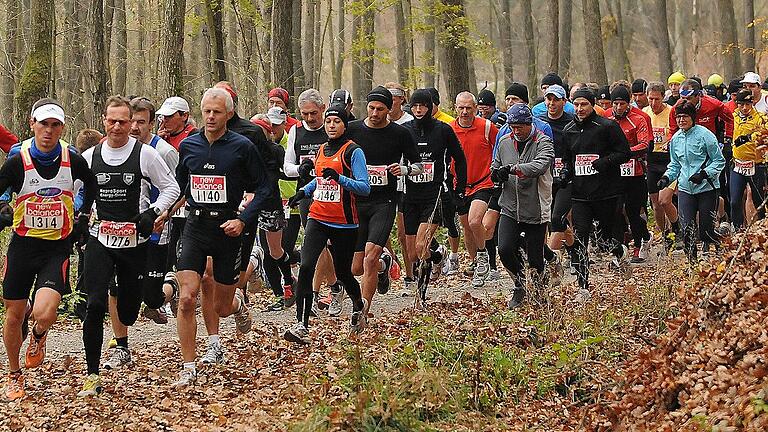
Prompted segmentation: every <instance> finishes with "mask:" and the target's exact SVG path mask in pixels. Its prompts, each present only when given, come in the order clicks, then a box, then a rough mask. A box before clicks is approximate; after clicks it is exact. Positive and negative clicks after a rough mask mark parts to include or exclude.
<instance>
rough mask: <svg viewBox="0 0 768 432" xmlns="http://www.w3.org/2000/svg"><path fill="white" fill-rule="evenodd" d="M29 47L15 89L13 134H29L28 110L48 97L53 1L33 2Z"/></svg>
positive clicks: (37, 0)
mask: <svg viewBox="0 0 768 432" xmlns="http://www.w3.org/2000/svg"><path fill="white" fill-rule="evenodd" d="M30 10H31V11H32V17H31V25H32V46H31V49H30V51H29V54H27V58H26V60H25V61H24V67H23V68H22V71H21V79H20V80H19V86H18V88H17V89H16V95H15V102H16V104H15V105H16V129H15V130H16V132H17V134H19V136H27V135H29V123H28V122H27V119H28V116H29V108H30V107H31V106H32V104H33V103H35V101H36V100H38V99H40V98H42V97H45V96H48V85H49V84H50V81H51V67H52V53H53V46H54V42H53V23H54V13H55V9H54V2H53V0H32V2H31V4H30Z"/></svg>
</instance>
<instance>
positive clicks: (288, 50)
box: [270, 0, 296, 95]
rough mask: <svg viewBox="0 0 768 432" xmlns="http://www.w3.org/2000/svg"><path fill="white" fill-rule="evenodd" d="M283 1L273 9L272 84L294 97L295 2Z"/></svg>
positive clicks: (291, 0) (274, 4) (275, 4)
mask: <svg viewBox="0 0 768 432" xmlns="http://www.w3.org/2000/svg"><path fill="white" fill-rule="evenodd" d="M294 1H296V0H282V1H277V2H275V3H273V8H272V46H271V49H270V53H271V55H272V82H273V83H274V84H275V85H276V86H279V87H283V88H284V89H286V90H288V93H290V94H291V95H293V91H294V85H293V70H294V67H293V59H294V53H293V43H292V42H291V34H292V28H291V27H292V24H293V20H292V19H291V14H292V13H293V2H294Z"/></svg>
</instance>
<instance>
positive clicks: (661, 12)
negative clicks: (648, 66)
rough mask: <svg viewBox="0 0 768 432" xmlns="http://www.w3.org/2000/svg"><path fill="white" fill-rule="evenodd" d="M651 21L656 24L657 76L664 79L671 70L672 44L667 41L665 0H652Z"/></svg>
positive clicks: (667, 25)
mask: <svg viewBox="0 0 768 432" xmlns="http://www.w3.org/2000/svg"><path fill="white" fill-rule="evenodd" d="M651 16H653V22H654V23H655V24H656V25H655V28H656V40H657V45H656V53H657V54H658V61H659V77H660V80H661V81H666V80H667V77H668V76H670V75H671V74H672V72H673V70H672V68H673V66H672V46H671V44H670V42H669V23H668V20H667V0H653V13H652V14H651Z"/></svg>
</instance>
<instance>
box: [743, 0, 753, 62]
mask: <svg viewBox="0 0 768 432" xmlns="http://www.w3.org/2000/svg"><path fill="white" fill-rule="evenodd" d="M754 23H755V0H744V50H743V51H742V52H743V53H744V67H743V70H745V71H753V70H755V26H754Z"/></svg>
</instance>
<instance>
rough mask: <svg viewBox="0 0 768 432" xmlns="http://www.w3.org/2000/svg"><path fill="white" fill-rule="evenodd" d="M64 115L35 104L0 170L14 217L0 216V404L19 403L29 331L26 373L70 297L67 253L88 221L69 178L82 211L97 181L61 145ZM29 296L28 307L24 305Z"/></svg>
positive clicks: (52, 106)
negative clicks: (6, 237)
mask: <svg viewBox="0 0 768 432" xmlns="http://www.w3.org/2000/svg"><path fill="white" fill-rule="evenodd" d="M64 123H65V117H64V110H63V109H62V108H61V105H60V104H59V103H58V102H57V101H55V100H53V99H41V100H40V101H38V102H37V103H35V105H34V106H33V110H32V115H31V117H30V120H29V124H30V128H31V129H32V132H33V133H34V137H32V138H30V139H27V140H25V141H23V142H22V143H21V145H20V146H19V153H18V154H15V155H13V156H11V157H9V158H8V160H6V161H5V164H3V166H2V168H0V190H5V189H6V188H9V187H10V188H11V192H12V193H15V194H16V201H15V203H14V205H13V213H12V214H7V213H5V214H0V229H4V228H5V227H8V226H11V227H13V237H12V238H11V243H10V245H9V246H8V253H7V254H6V260H7V261H6V266H5V274H4V275H3V302H4V304H5V308H6V313H5V323H4V325H3V342H4V344H5V351H6V353H7V354H8V367H9V374H8V381H7V383H6V387H5V395H4V396H5V399H6V400H16V399H19V398H22V397H24V394H25V391H24V376H23V375H22V373H21V366H20V365H19V351H20V350H21V344H22V341H23V340H24V338H25V337H26V336H27V333H28V332H29V327H28V324H27V323H28V320H29V319H30V318H31V319H32V320H33V322H34V324H33V325H32V332H31V333H32V336H31V337H30V339H29V346H28V347H27V352H26V356H25V362H24V363H25V367H26V368H27V369H31V368H35V367H37V366H39V365H40V364H41V363H42V362H43V359H44V358H45V341H46V336H47V334H48V329H49V328H50V327H51V326H52V325H53V323H54V322H56V317H57V316H56V311H57V309H58V307H59V303H60V302H61V297H62V296H63V295H65V294H67V293H69V292H70V291H71V288H70V284H69V254H70V252H71V251H72V240H73V239H78V238H79V237H81V236H82V234H83V233H85V234H87V232H88V219H89V215H88V214H86V213H81V214H80V215H75V210H74V195H75V193H76V190H75V180H80V181H82V182H83V184H84V185H85V189H84V193H85V196H84V201H83V207H82V208H83V209H86V210H85V211H86V212H87V211H90V209H91V206H92V205H93V200H94V198H95V195H96V189H97V186H96V177H94V175H93V173H92V172H91V170H90V169H89V168H88V163H87V162H86V161H85V159H83V157H82V156H80V155H79V154H78V153H77V150H75V149H74V147H71V146H69V145H67V144H65V143H62V142H61V141H59V139H60V138H61V135H62V133H63V131H64ZM32 289H34V290H35V295H34V305H32V304H30V303H29V294H30V290H32Z"/></svg>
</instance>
